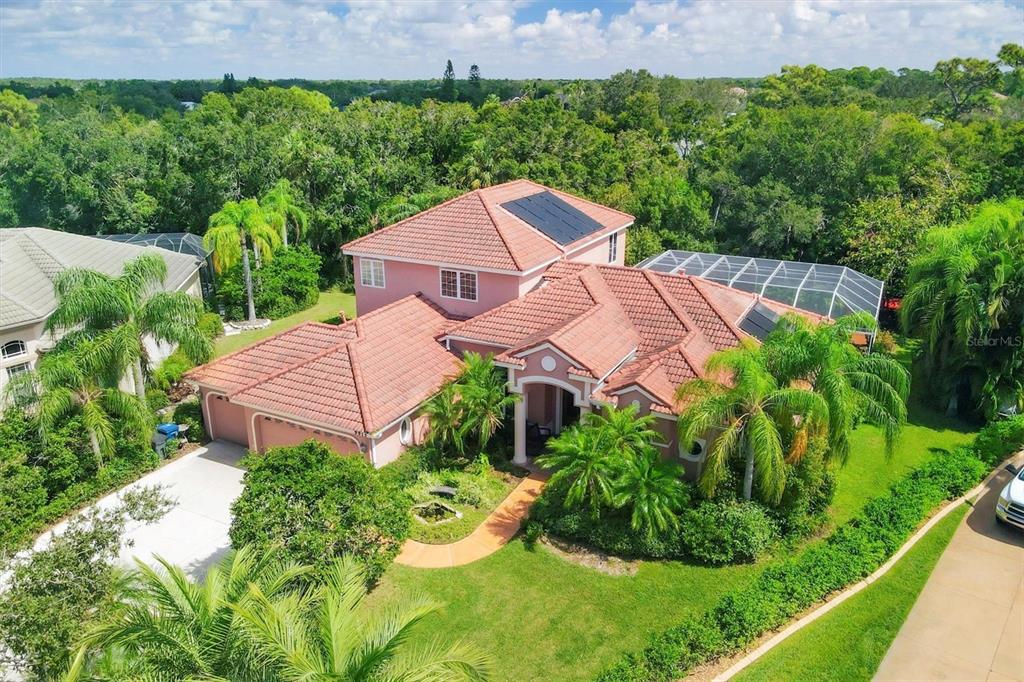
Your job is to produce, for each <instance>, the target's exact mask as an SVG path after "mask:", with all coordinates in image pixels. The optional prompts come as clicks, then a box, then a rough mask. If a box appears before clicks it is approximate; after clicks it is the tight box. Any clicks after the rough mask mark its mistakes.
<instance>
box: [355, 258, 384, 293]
mask: <svg viewBox="0 0 1024 682" xmlns="http://www.w3.org/2000/svg"><path fill="white" fill-rule="evenodd" d="M359 280H360V281H361V282H362V283H363V286H364V287H373V288H374V289H383V288H384V261H382V260H377V259H376V258H360V259H359Z"/></svg>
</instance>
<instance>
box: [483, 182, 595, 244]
mask: <svg viewBox="0 0 1024 682" xmlns="http://www.w3.org/2000/svg"><path fill="white" fill-rule="evenodd" d="M501 207H502V208H504V209H505V210H506V211H508V212H509V213H511V214H512V215H514V216H515V217H517V218H519V219H520V220H522V221H524V222H526V223H528V224H529V225H531V226H533V227H535V228H536V229H538V230H540V231H541V232H543V233H544V234H545V235H547V236H548V237H551V238H552V239H554V240H555V241H556V242H558V243H559V244H561V245H563V246H564V245H566V244H570V243H572V242H574V241H576V240H577V239H580V238H582V237H586V236H587V235H588V234H591V233H592V232H597V231H598V230H600V229H601V228H602V227H603V226H602V225H601V223H599V222H597V221H596V220H594V219H593V218H591V217H590V216H588V215H587V214H586V213H584V212H583V211H581V210H579V209H578V208H576V207H575V206H571V205H570V204H569V203H567V202H565V201H563V200H562V199H560V198H559V197H557V196H556V195H555V194H553V193H551V192H548V191H544V192H538V193H537V194H531V195H530V196H526V197H522V198H520V199H515V200H513V201H506V202H505V203H504V204H502V205H501Z"/></svg>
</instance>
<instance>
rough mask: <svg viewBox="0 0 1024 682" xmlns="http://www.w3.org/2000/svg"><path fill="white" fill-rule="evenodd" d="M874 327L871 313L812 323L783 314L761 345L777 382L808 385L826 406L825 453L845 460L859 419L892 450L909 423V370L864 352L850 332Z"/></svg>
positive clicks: (841, 460) (797, 316)
mask: <svg viewBox="0 0 1024 682" xmlns="http://www.w3.org/2000/svg"><path fill="white" fill-rule="evenodd" d="M862 331H867V332H874V331H877V324H876V323H875V320H874V318H873V317H872V316H871V315H870V314H869V313H862V314H856V315H847V316H844V317H841V318H839V319H838V320H836V321H835V322H823V323H820V324H814V323H811V322H808V321H807V320H806V319H805V318H804V317H803V316H801V315H797V314H790V315H785V316H783V322H782V324H780V325H778V326H777V327H776V329H775V331H774V332H772V333H771V334H769V336H768V338H767V339H766V340H765V343H764V347H763V349H762V351H763V353H764V356H765V358H766V361H767V364H768V367H769V370H770V371H771V372H772V374H773V375H774V376H775V378H776V379H777V380H778V381H779V383H780V385H783V386H793V385H809V386H810V388H811V390H813V391H814V392H815V393H817V394H819V395H820V396H821V397H822V398H823V399H824V400H825V403H826V404H827V405H828V442H829V456H830V457H832V458H833V459H836V460H838V461H840V462H845V461H846V460H847V458H848V457H849V455H850V433H851V432H852V431H853V427H854V425H855V424H856V422H857V421H859V420H864V421H866V422H867V423H869V424H874V425H876V426H878V427H880V428H881V429H882V432H883V434H884V436H885V447H886V451H887V452H889V453H890V454H891V453H892V451H893V448H894V446H895V443H896V439H897V438H898V436H899V434H900V431H901V430H902V428H903V426H904V424H906V421H907V398H908V397H909V395H910V374H909V372H907V370H906V369H905V368H904V367H903V365H901V364H900V362H899V361H898V360H896V359H895V358H891V357H888V356H885V355H879V354H877V353H872V354H869V355H865V354H863V353H861V351H859V350H858V349H857V348H855V347H854V345H853V344H852V343H851V339H852V338H853V335H854V334H856V333H858V332H862Z"/></svg>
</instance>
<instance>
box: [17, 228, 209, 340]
mask: <svg viewBox="0 0 1024 682" xmlns="http://www.w3.org/2000/svg"><path fill="white" fill-rule="evenodd" d="M144 253H155V254H157V255H159V256H160V257H161V258H163V259H164V262H166V263H167V279H166V280H165V282H164V288H165V289H167V290H169V291H174V290H176V289H178V288H180V287H181V286H182V285H183V284H184V283H185V282H186V281H187V280H188V278H189V277H190V276H191V275H192V273H194V272H195V271H196V270H197V269H198V268H199V266H200V265H201V261H200V260H199V259H198V258H195V257H193V256H190V255H186V254H180V253H174V252H171V251H167V250H166V249H161V248H157V247H146V246H137V245H134V244H122V243H117V242H110V241H108V240H105V239H101V238H97V237H91V236H86V235H80V234H71V233H69V232H59V231H57V230H47V229H44V228H41V227H13V228H5V229H3V230H0V329H5V328H8V327H16V326H20V325H23V324H29V323H32V322H36V321H39V320H43V319H45V318H46V317H48V316H49V315H50V313H52V312H53V311H54V310H55V309H56V307H57V297H56V295H55V294H54V291H53V280H54V278H55V277H56V276H57V275H58V274H60V273H61V272H63V271H64V270H66V269H68V268H74V267H78V268H89V269H91V270H97V271H99V272H102V273H105V274H107V275H111V276H117V275H119V274H121V269H122V268H123V267H124V264H125V263H126V262H128V261H129V260H131V259H133V258H136V257H138V256H140V255H142V254H144Z"/></svg>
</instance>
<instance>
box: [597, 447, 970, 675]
mask: <svg viewBox="0 0 1024 682" xmlns="http://www.w3.org/2000/svg"><path fill="white" fill-rule="evenodd" d="M987 469H988V467H986V466H985V464H983V463H982V462H981V461H980V460H979V459H978V458H977V457H976V455H975V453H974V451H973V450H972V449H969V448H959V449H957V450H956V451H954V452H952V453H948V454H943V455H938V456H936V457H935V458H934V459H933V460H931V461H930V462H928V463H927V464H925V465H924V466H922V467H921V468H919V469H917V470H915V471H913V472H912V473H911V474H909V475H908V476H906V477H905V478H903V479H901V480H900V481H898V482H897V483H895V484H894V485H893V486H892V488H891V489H890V490H889V492H888V494H886V495H884V496H883V497H879V498H877V499H875V500H872V501H871V502H869V503H868V504H867V505H866V506H865V507H864V509H863V510H862V511H861V513H860V514H858V515H857V516H856V517H854V518H853V519H851V520H850V521H849V522H847V523H846V524H844V525H843V526H842V527H840V528H839V529H837V530H836V532H835V533H833V534H832V535H831V536H829V538H828V539H827V540H826V541H825V542H823V543H818V544H815V545H811V546H809V547H807V548H805V549H804V550H803V551H802V552H800V553H799V554H797V555H796V556H793V557H791V558H789V559H786V560H785V561H782V562H781V563H778V564H776V565H773V566H770V567H768V568H766V569H765V570H764V571H762V573H761V574H760V575H759V576H758V577H757V579H755V580H754V581H753V583H751V584H750V585H748V586H747V587H744V588H740V589H738V590H733V591H732V592H729V593H727V594H725V595H723V597H722V598H721V599H720V600H719V601H718V603H717V604H716V605H715V606H714V607H713V608H711V609H710V610H709V611H707V612H706V613H704V614H702V615H699V616H696V617H691V618H690V619H688V620H686V621H683V622H682V623H681V624H679V625H677V626H675V627H673V628H670V629H668V630H667V631H666V632H664V633H662V634H660V635H658V636H656V637H654V638H653V639H652V641H651V643H650V644H649V645H648V646H647V648H645V649H644V650H643V651H641V652H638V653H635V654H629V655H627V656H625V657H623V659H622V660H621V661H620V662H619V663H617V664H616V665H614V666H612V667H611V668H609V669H607V670H605V671H604V672H603V673H602V674H601V675H600V676H599V678H598V679H599V680H601V681H602V682H618V681H622V680H640V679H643V680H669V679H678V678H682V677H685V676H686V673H687V672H688V671H689V670H690V669H691V668H693V667H694V666H696V665H699V664H701V663H704V662H706V661H708V660H710V659H712V658H715V657H719V656H722V655H725V654H728V653H730V652H733V651H736V650H737V649H740V648H742V647H743V646H745V645H747V644H749V643H750V642H752V641H754V640H755V639H757V638H758V637H760V636H761V635H762V634H764V633H765V632H766V631H768V630H770V629H773V628H777V627H779V626H781V625H783V624H784V623H785V622H786V621H787V620H789V619H790V618H792V617H793V616H794V615H796V614H797V613H799V612H800V611H802V610H804V609H807V608H809V607H810V606H812V605H813V604H814V603H815V602H818V601H820V600H822V599H824V598H825V597H827V596H828V595H829V594H830V593H832V592H835V591H836V590H840V589H842V588H844V587H846V586H847V585H849V584H850V583H853V582H855V581H857V580H860V579H862V578H864V577H865V576H867V575H868V574H870V573H871V572H872V571H874V570H875V569H876V568H878V566H880V565H881V564H882V563H883V562H884V561H885V560H886V559H887V558H888V557H889V556H891V555H892V554H893V553H894V552H895V551H896V550H897V549H898V548H899V547H900V545H901V544H902V543H903V542H905V540H906V538H907V537H908V536H909V535H910V534H911V533H912V532H913V531H914V530H915V529H916V528H917V526H918V525H919V524H920V523H921V521H922V520H923V519H924V517H925V516H926V515H927V514H928V512H930V511H931V510H932V509H933V508H934V507H935V506H936V505H938V504H939V503H940V502H942V501H943V500H944V499H952V498H955V497H958V496H960V495H961V494H963V492H965V491H966V490H967V489H969V488H970V487H971V486H973V485H974V484H975V483H977V482H978V481H979V480H980V479H981V478H982V477H983V476H984V474H985V472H986V471H987Z"/></svg>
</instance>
